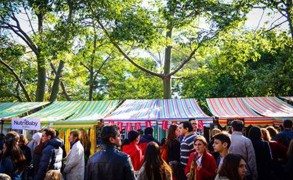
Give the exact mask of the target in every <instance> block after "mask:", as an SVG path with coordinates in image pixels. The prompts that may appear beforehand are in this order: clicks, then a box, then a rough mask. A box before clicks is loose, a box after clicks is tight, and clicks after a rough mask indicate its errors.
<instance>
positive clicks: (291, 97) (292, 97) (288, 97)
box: [282, 96, 293, 102]
mask: <svg viewBox="0 0 293 180" xmlns="http://www.w3.org/2000/svg"><path fill="white" fill-rule="evenodd" d="M282 98H284V99H286V100H288V101H292V102H293V96H286V97H282Z"/></svg>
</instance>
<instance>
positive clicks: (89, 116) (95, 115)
mask: <svg viewBox="0 0 293 180" xmlns="http://www.w3.org/2000/svg"><path fill="white" fill-rule="evenodd" d="M119 102H120V101H118V100H108V101H86V102H84V104H83V106H82V107H81V108H80V109H79V110H78V111H77V112H76V113H75V114H73V115H72V116H70V117H69V118H68V119H66V120H65V121H58V122H56V124H84V123H94V122H96V121H97V120H99V119H102V118H104V117H105V116H106V115H108V114H110V113H111V112H112V111H113V110H114V109H115V108H116V107H117V106H118V105H119Z"/></svg>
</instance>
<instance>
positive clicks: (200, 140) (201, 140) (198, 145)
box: [194, 136, 208, 154]
mask: <svg viewBox="0 0 293 180" xmlns="http://www.w3.org/2000/svg"><path fill="white" fill-rule="evenodd" d="M207 144H208V143H207V140H206V138H205V137H203V136H197V137H196V138H195V139H194V149H195V151H196V152H197V153H199V154H203V153H204V152H205V151H206V150H207Z"/></svg>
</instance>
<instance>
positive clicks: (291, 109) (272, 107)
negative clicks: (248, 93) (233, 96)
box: [242, 97, 293, 118]
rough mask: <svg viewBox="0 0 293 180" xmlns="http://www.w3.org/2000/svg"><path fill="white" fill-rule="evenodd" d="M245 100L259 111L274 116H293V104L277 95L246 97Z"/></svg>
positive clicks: (264, 114)
mask: <svg viewBox="0 0 293 180" xmlns="http://www.w3.org/2000/svg"><path fill="white" fill-rule="evenodd" d="M242 99H243V101H244V102H245V103H246V104H247V105H248V106H249V107H250V108H252V109H253V110H254V111H256V112H257V113H259V114H261V115H263V116H267V117H273V118H293V106H291V105H289V104H288V103H286V102H284V101H282V100H280V99H279V98H277V97H246V98H242Z"/></svg>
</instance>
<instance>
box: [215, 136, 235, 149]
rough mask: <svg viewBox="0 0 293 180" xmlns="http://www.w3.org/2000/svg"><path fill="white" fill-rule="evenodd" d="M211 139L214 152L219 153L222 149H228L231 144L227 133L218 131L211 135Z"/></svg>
mask: <svg viewBox="0 0 293 180" xmlns="http://www.w3.org/2000/svg"><path fill="white" fill-rule="evenodd" d="M213 139H214V143H213V148H214V151H215V152H219V153H221V152H223V151H226V152H227V151H228V149H229V147H230V145H231V139H230V137H229V135H228V134H227V133H218V134H216V135H215V136H213Z"/></svg>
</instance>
